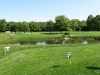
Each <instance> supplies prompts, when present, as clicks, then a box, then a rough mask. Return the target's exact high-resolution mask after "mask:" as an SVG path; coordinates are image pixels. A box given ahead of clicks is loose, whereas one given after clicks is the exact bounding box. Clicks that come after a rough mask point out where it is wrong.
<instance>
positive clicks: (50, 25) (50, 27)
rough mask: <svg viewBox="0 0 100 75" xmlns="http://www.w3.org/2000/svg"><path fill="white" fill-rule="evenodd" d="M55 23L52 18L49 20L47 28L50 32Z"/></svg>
mask: <svg viewBox="0 0 100 75" xmlns="http://www.w3.org/2000/svg"><path fill="white" fill-rule="evenodd" d="M53 25H54V22H53V21H52V20H49V21H47V29H48V30H49V31H50V33H51V31H52V30H53Z"/></svg>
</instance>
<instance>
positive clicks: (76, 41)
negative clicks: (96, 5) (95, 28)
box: [9, 38, 100, 46]
mask: <svg viewBox="0 0 100 75" xmlns="http://www.w3.org/2000/svg"><path fill="white" fill-rule="evenodd" d="M97 42H100V40H95V39H90V38H85V39H80V38H70V39H68V40H65V39H52V40H50V39H49V40H41V41H40V40H39V41H38V40H37V41H36V40H35V41H20V42H16V43H9V44H10V45H16V46H20V45H48V44H89V43H97Z"/></svg>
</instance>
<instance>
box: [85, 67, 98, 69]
mask: <svg viewBox="0 0 100 75" xmlns="http://www.w3.org/2000/svg"><path fill="white" fill-rule="evenodd" d="M86 68H87V69H90V70H100V67H86Z"/></svg>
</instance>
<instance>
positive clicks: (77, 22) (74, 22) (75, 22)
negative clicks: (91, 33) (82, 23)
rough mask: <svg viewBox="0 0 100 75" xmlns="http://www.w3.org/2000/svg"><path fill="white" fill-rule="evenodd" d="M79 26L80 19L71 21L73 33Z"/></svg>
mask: <svg viewBox="0 0 100 75" xmlns="http://www.w3.org/2000/svg"><path fill="white" fill-rule="evenodd" d="M78 24H79V20H78V19H72V20H70V28H71V29H72V30H73V31H76V30H77V28H78Z"/></svg>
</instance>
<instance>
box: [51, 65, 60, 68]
mask: <svg viewBox="0 0 100 75" xmlns="http://www.w3.org/2000/svg"><path fill="white" fill-rule="evenodd" d="M59 66H60V65H54V66H52V68H58V67H59Z"/></svg>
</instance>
